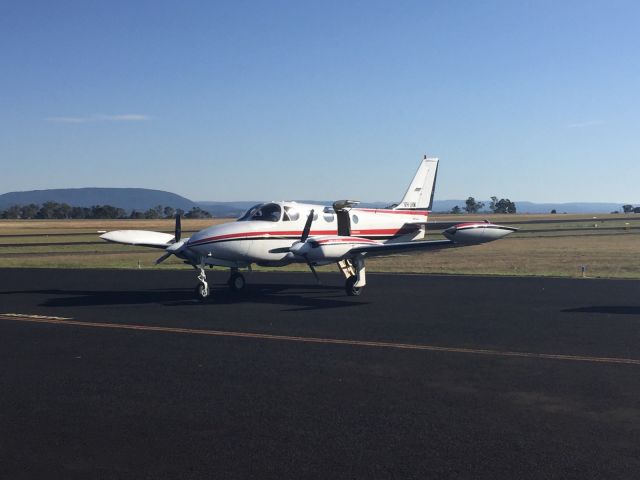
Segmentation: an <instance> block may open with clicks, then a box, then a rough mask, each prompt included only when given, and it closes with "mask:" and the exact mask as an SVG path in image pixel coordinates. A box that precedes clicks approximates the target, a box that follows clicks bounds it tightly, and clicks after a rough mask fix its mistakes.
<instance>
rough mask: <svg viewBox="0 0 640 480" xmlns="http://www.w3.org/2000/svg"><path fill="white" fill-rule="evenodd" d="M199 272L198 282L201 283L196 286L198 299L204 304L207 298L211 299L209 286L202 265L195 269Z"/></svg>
mask: <svg viewBox="0 0 640 480" xmlns="http://www.w3.org/2000/svg"><path fill="white" fill-rule="evenodd" d="M195 268H196V269H197V270H198V272H199V273H198V280H199V281H200V283H199V284H198V285H196V290H195V293H196V298H197V299H198V300H200V301H201V302H204V301H205V300H206V299H207V298H209V294H210V291H209V284H208V283H207V274H206V272H205V271H204V266H202V265H200V266H198V267H195Z"/></svg>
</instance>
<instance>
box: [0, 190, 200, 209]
mask: <svg viewBox="0 0 640 480" xmlns="http://www.w3.org/2000/svg"><path fill="white" fill-rule="evenodd" d="M44 202H58V203H66V204H68V205H71V206H72V207H92V206H94V205H112V206H114V207H118V208H123V209H124V210H127V211H130V210H142V211H144V210H148V209H149V208H153V207H155V206H156V205H162V206H171V207H173V208H182V209H183V210H191V208H193V207H195V206H197V203H196V202H193V201H191V200H189V199H188V198H184V197H181V196H180V195H176V194H175V193H170V192H164V191H162V190H149V189H147V188H59V189H52V190H31V191H27V192H9V193H5V194H3V195H0V209H1V210H4V209H6V208H8V207H10V206H11V205H28V204H30V203H36V204H39V205H42V204H43V203H44Z"/></svg>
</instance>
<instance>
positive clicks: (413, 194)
mask: <svg viewBox="0 0 640 480" xmlns="http://www.w3.org/2000/svg"><path fill="white" fill-rule="evenodd" d="M437 174H438V159H437V158H428V157H427V156H426V155H425V156H424V158H423V159H422V162H420V166H419V167H418V171H417V172H416V174H415V176H414V177H413V180H411V183H410V184H409V188H408V189H407V193H405V194H404V198H403V199H402V201H401V202H400V203H399V204H398V206H396V207H395V210H425V209H426V210H431V207H432V205H433V193H434V191H435V188H434V187H435V185H436V176H437Z"/></svg>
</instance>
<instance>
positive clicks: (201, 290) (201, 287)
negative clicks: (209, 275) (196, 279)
mask: <svg viewBox="0 0 640 480" xmlns="http://www.w3.org/2000/svg"><path fill="white" fill-rule="evenodd" d="M195 292H196V298H197V299H198V300H200V301H201V302H204V301H205V300H207V299H208V298H209V285H206V284H204V283H199V284H198V285H197V286H196V290H195Z"/></svg>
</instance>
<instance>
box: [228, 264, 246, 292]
mask: <svg viewBox="0 0 640 480" xmlns="http://www.w3.org/2000/svg"><path fill="white" fill-rule="evenodd" d="M246 284H247V282H246V281H245V279H244V275H242V274H241V273H240V272H238V269H233V268H232V269H231V275H230V276H229V280H227V285H229V288H230V289H231V291H232V292H233V293H240V292H242V291H243V290H244V287H245V285H246Z"/></svg>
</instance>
